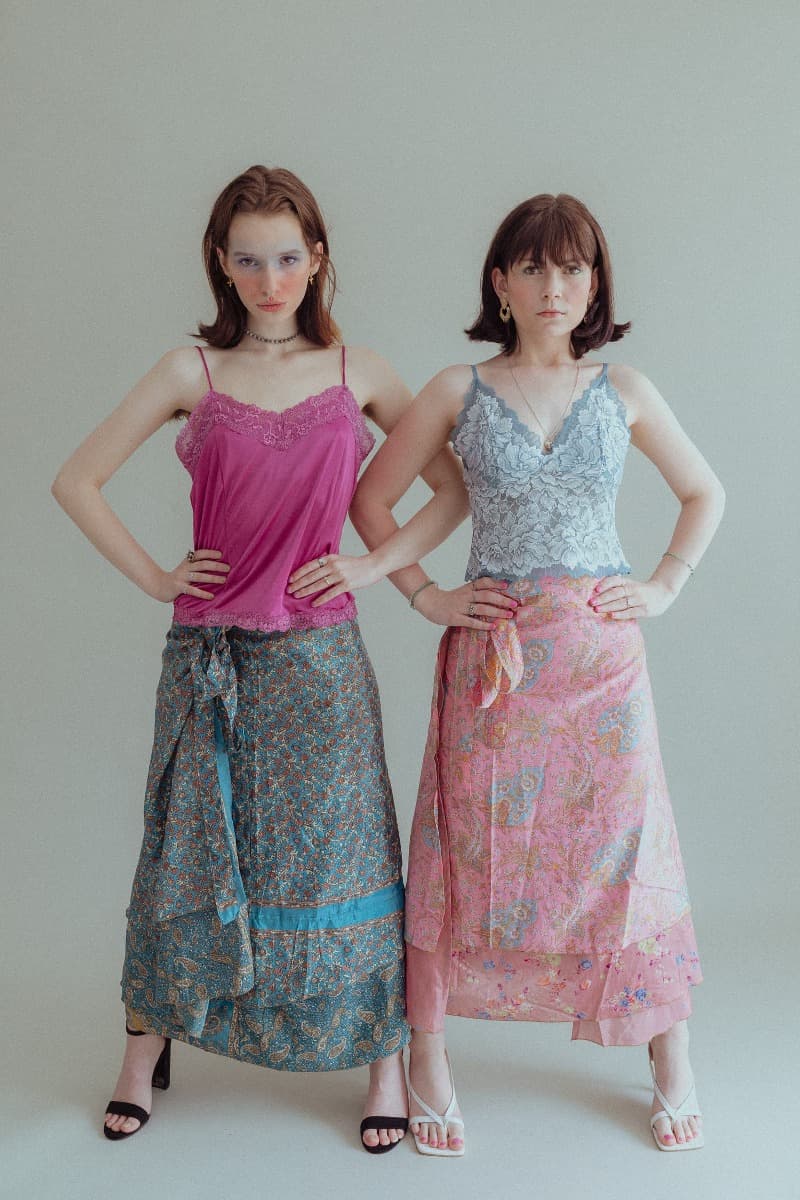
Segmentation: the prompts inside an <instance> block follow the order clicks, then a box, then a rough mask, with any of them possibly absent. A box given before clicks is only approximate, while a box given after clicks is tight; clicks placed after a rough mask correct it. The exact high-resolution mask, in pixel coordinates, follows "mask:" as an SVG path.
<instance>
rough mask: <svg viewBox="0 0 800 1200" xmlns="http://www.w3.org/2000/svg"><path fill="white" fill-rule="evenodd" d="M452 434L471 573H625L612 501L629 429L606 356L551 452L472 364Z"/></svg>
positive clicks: (514, 577)
mask: <svg viewBox="0 0 800 1200" xmlns="http://www.w3.org/2000/svg"><path fill="white" fill-rule="evenodd" d="M450 440H451V441H452V443H453V448H454V449H455V451H456V453H457V454H458V455H459V457H460V458H461V459H462V461H463V464H464V480H465V483H466V486H467V491H468V492H469V499H470V507H471V510H472V549H471V551H470V556H469V562H468V564H467V573H466V578H467V579H468V580H471V579H478V578H479V577H480V576H482V575H489V576H492V577H493V578H495V579H505V580H507V581H508V582H509V583H511V582H514V581H515V580H520V579H540V578H542V577H544V576H547V575H550V576H558V575H572V576H574V577H577V576H580V575H594V576H598V577H600V576H604V575H611V574H628V572H629V571H630V567H629V565H628V563H627V562H626V561H625V556H624V555H623V553H622V547H621V545H620V542H619V537H618V536H617V529H616V524H615V520H614V506H615V503H616V498H617V492H618V490H619V485H620V481H621V479H622V471H623V467H624V465H625V455H626V453H627V450H628V444H629V442H630V434H629V432H628V426H627V422H626V414H625V407H624V405H623V403H622V401H621V400H620V397H619V395H618V393H617V391H616V389H615V388H614V386H613V385H612V384H611V382H610V381H609V379H608V364H607V363H604V364H603V369H602V371H600V373H599V374H598V375H596V376H595V377H594V378H593V379H592V380H591V381H590V383H589V385H588V387H587V388H586V390H585V391H584V392H583V393H582V394H581V395H580V396H579V397H578V398H577V400H576V401H575V403H574V404H573V405H572V408H571V409H570V411H569V413H568V414H567V418H566V420H565V421H564V424H563V425H562V426H561V429H560V430H559V431H558V433H557V434H556V436H555V437H554V439H553V449H552V452H551V453H550V454H545V453H544V452H543V450H542V443H541V440H540V438H539V437H538V436H537V434H536V433H535V432H534V431H533V430H532V429H531V428H529V427H528V426H527V425H526V424H525V423H524V422H523V421H522V420H520V418H519V416H518V415H517V413H516V412H515V411H514V409H512V408H511V407H510V406H509V405H508V404H507V403H506V402H505V400H503V398H502V396H498V395H497V393H496V392H495V391H494V390H493V389H492V388H490V387H488V386H487V385H486V384H485V383H483V381H482V380H481V379H480V377H479V375H478V372H477V369H476V368H475V367H473V368H472V384H471V386H470V389H469V391H468V392H467V395H466V396H465V398H464V405H463V408H462V409H461V412H460V413H459V416H458V420H457V422H456V425H455V428H454V429H453V432H452V434H451V435H450Z"/></svg>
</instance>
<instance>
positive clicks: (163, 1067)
mask: <svg viewBox="0 0 800 1200" xmlns="http://www.w3.org/2000/svg"><path fill="white" fill-rule="evenodd" d="M125 1032H126V1033H127V1034H128V1035H129V1036H130V1037H142V1036H143V1035H144V1032H145V1031H144V1030H143V1029H128V1027H127V1025H126V1026H125ZM171 1049H172V1042H171V1041H170V1039H169V1038H166V1039H165V1041H164V1049H163V1050H162V1051H161V1053H160V1054H159V1056H158V1061H157V1063H156V1065H155V1067H154V1068H153V1087H154V1088H160V1089H161V1091H162V1092H165V1091H166V1090H167V1088H168V1087H169V1083H170V1058H171V1053H170V1052H171ZM109 1113H110V1114H111V1115H112V1116H114V1117H133V1118H134V1119H135V1120H137V1121H138V1122H139V1124H138V1125H137V1126H136V1128H135V1129H131V1130H130V1131H128V1132H127V1133H126V1132H125V1131H124V1130H122V1129H109V1128H108V1126H107V1125H103V1133H104V1134H105V1135H106V1137H107V1138H108V1139H109V1141H111V1142H121V1141H122V1139H123V1138H128V1137H133V1135H134V1134H135V1133H138V1132H139V1130H140V1129H143V1128H144V1126H145V1125H146V1124H147V1122H148V1121H149V1120H150V1113H149V1112H148V1111H147V1109H145V1108H142V1107H141V1106H140V1105H138V1104H131V1103H130V1101H129V1100H109V1102H108V1107H107V1108H106V1115H108V1114H109Z"/></svg>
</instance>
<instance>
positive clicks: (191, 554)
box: [186, 550, 196, 562]
mask: <svg viewBox="0 0 800 1200" xmlns="http://www.w3.org/2000/svg"><path fill="white" fill-rule="evenodd" d="M186 557H187V559H188V560H189V562H194V560H195V557H196V555H195V552H194V550H190V551H189V552H188V553H187V555H186Z"/></svg>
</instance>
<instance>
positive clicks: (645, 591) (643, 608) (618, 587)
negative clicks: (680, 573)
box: [589, 575, 675, 621]
mask: <svg viewBox="0 0 800 1200" xmlns="http://www.w3.org/2000/svg"><path fill="white" fill-rule="evenodd" d="M674 599H675V593H674V592H671V591H670V590H669V588H668V587H666V586H665V584H663V583H659V581H658V580H657V579H648V580H647V581H645V582H641V581H640V580H638V579H631V577H630V575H609V576H608V577H607V578H606V579H599V580H598V581H597V585H596V587H595V588H594V590H593V592H592V594H591V596H590V597H589V604H590V605H591V607H592V608H593V609H594V611H595V612H596V613H599V614H600V616H606V617H612V618H613V620H615V621H629V620H636V619H637V618H638V617H660V616H661V614H662V613H663V612H666V611H667V609H668V608H669V606H670V604H672V601H673V600H674Z"/></svg>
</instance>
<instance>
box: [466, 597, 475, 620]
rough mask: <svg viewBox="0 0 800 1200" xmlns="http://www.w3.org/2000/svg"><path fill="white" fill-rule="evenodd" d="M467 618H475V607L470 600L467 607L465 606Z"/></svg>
mask: <svg viewBox="0 0 800 1200" xmlns="http://www.w3.org/2000/svg"><path fill="white" fill-rule="evenodd" d="M467 616H468V617H474V616H475V605H474V604H473V603H472V601H471V600H470V602H469V605H468V606H467Z"/></svg>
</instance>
